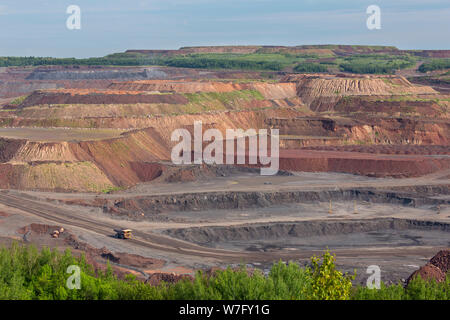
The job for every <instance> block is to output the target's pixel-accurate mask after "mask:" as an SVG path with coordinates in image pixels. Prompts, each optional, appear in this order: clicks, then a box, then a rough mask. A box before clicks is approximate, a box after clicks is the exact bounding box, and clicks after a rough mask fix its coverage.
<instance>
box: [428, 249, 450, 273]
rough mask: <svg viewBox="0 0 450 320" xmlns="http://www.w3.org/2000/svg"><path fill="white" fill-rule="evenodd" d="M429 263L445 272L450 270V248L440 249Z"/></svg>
mask: <svg viewBox="0 0 450 320" xmlns="http://www.w3.org/2000/svg"><path fill="white" fill-rule="evenodd" d="M430 264H432V265H434V266H436V267H438V268H439V269H441V270H442V271H443V272H444V273H445V274H447V273H448V271H449V270H450V250H441V251H439V252H438V253H437V254H436V255H435V256H434V257H433V258H431V260H430Z"/></svg>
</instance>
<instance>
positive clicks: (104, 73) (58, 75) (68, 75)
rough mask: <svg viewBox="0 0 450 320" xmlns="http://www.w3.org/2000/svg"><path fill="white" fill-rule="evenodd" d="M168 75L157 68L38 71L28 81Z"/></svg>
mask: <svg viewBox="0 0 450 320" xmlns="http://www.w3.org/2000/svg"><path fill="white" fill-rule="evenodd" d="M166 77H167V74H166V73H165V72H164V71H161V70H159V69H156V68H148V69H144V70H132V69H131V70H127V71H120V70H70V71H68V70H48V69H37V70H35V71H34V72H32V73H31V74H30V75H29V76H28V77H27V80H102V79H126V80H141V79H164V78H166Z"/></svg>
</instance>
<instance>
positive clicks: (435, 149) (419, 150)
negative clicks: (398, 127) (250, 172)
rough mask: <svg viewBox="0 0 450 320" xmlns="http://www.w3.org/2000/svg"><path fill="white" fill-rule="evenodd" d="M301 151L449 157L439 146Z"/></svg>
mask: <svg viewBox="0 0 450 320" xmlns="http://www.w3.org/2000/svg"><path fill="white" fill-rule="evenodd" d="M303 150H315V151H345V152H362V153H372V154H405V155H450V148H449V146H439V145H425V146H424V145H372V146H363V145H350V146H314V147H305V148H303Z"/></svg>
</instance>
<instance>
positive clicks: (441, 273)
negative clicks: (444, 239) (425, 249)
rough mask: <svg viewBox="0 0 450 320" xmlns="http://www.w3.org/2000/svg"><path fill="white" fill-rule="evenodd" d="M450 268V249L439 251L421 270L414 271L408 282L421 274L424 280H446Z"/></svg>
mask: <svg viewBox="0 0 450 320" xmlns="http://www.w3.org/2000/svg"><path fill="white" fill-rule="evenodd" d="M449 268H450V250H441V251H439V252H438V253H437V254H436V255H435V256H434V257H433V258H431V259H430V261H429V262H428V263H427V264H426V265H425V266H423V267H421V268H420V269H419V270H416V271H414V272H413V273H412V274H411V276H409V278H408V279H407V280H406V283H407V284H408V283H409V282H410V281H411V280H412V279H414V278H415V277H417V276H418V275H420V277H421V278H422V279H424V280H431V279H434V280H436V281H437V282H442V281H445V279H446V275H447V273H448V271H449Z"/></svg>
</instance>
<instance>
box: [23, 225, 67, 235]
mask: <svg viewBox="0 0 450 320" xmlns="http://www.w3.org/2000/svg"><path fill="white" fill-rule="evenodd" d="M60 228H61V227H60V226H50V225H46V224H38V223H32V224H30V225H28V226H25V227H23V228H20V229H19V230H17V233H19V234H26V233H28V232H31V233H35V234H38V235H45V234H48V235H50V234H51V233H52V232H53V231H54V230H59V229H60Z"/></svg>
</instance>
